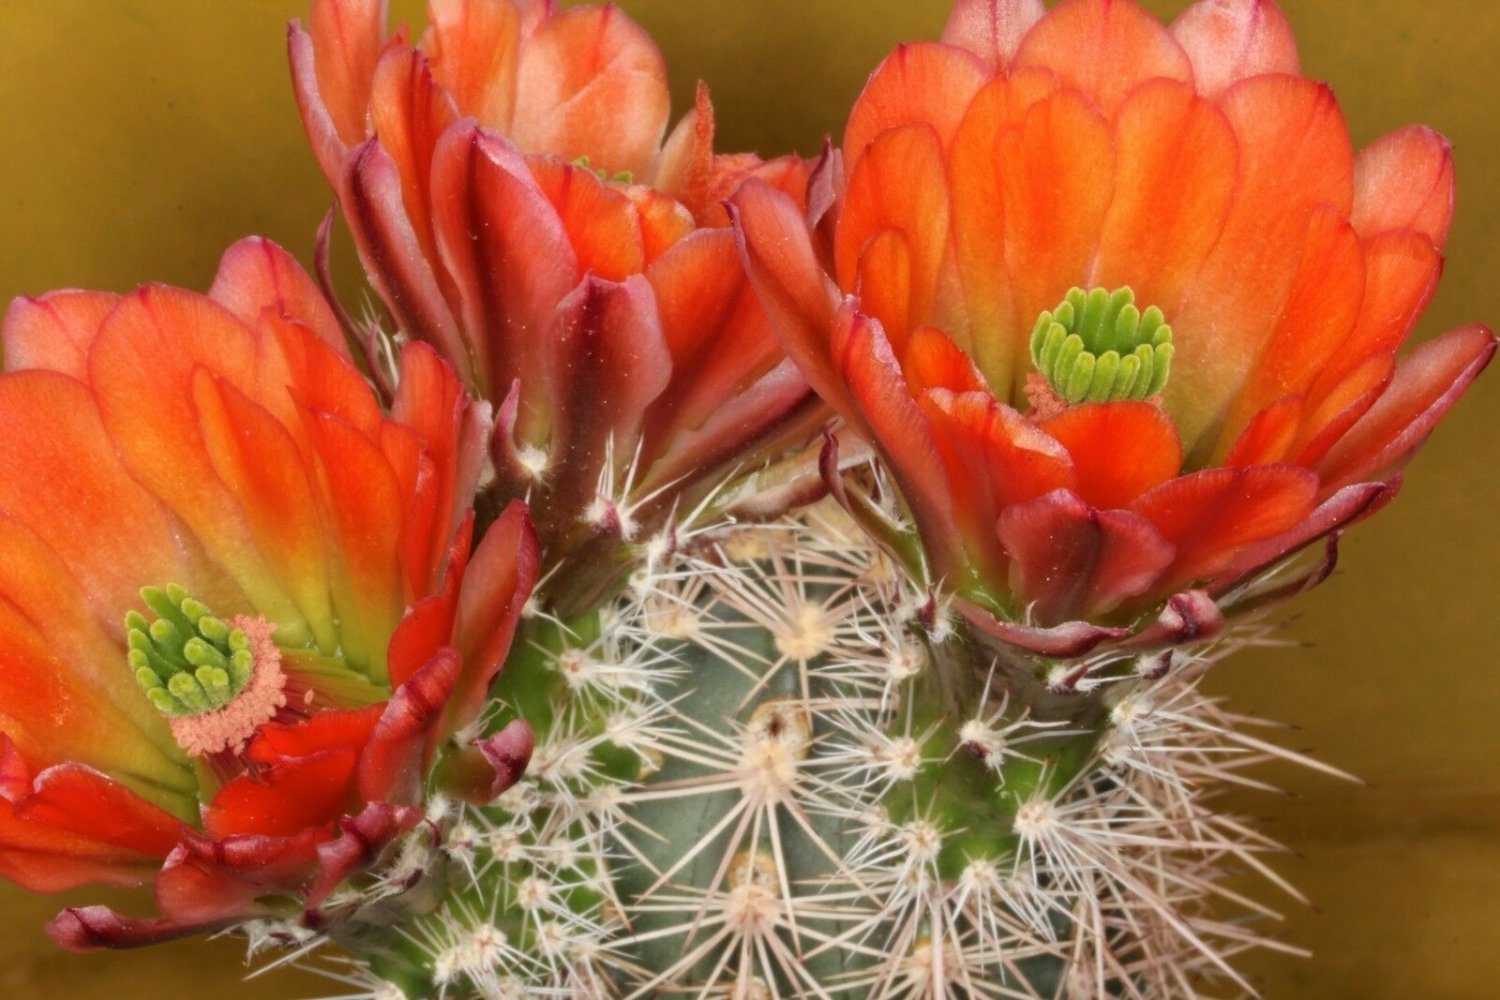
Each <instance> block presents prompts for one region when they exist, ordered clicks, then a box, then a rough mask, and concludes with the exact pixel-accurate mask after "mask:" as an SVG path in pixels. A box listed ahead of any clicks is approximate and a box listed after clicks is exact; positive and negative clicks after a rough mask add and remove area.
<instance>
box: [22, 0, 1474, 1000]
mask: <svg viewBox="0 0 1500 1000" xmlns="http://www.w3.org/2000/svg"><path fill="white" fill-rule="evenodd" d="M624 6H625V7H626V9H627V10H628V11H630V12H631V13H632V14H633V15H635V16H636V17H637V18H638V19H640V20H641V21H643V22H644V23H645V24H646V25H647V26H648V27H649V28H650V29H651V30H652V31H653V32H655V33H656V35H657V37H658V39H659V40H660V41H661V43H662V45H663V48H664V49H665V50H666V52H667V56H668V60H669V64H670V65H671V68H672V77H673V93H674V96H675V97H676V98H677V106H678V107H679V108H681V107H683V106H684V102H685V99H686V97H687V94H688V93H689V90H690V88H691V86H692V83H693V81H694V80H695V79H696V78H698V77H703V78H705V79H707V80H708V81H709V82H710V83H711V84H713V86H714V88H715V94H716V97H717V100H718V105H719V109H720V114H721V121H722V123H723V128H722V133H721V135H722V137H723V140H724V144H723V147H722V148H747V147H749V148H756V149H758V150H760V151H762V152H768V153H769V152H779V151H782V150H784V149H787V148H797V149H799V150H800V151H802V152H804V153H810V152H813V151H814V150H815V149H816V146H817V143H818V140H819V138H820V136H821V135H822V133H823V132H824V131H827V130H834V131H837V130H838V129H839V127H840V126H841V123H842V115H843V113H844V111H845V110H846V109H847V107H848V104H849V102H850V101H851V100H852V98H853V96H854V94H855V93H856V92H857V90H858V88H859V86H860V84H861V82H862V81H863V78H864V75H865V74H866V73H867V72H868V71H869V69H870V68H871V67H872V66H873V65H874V62H875V61H876V59H878V58H879V56H880V55H881V54H882V53H883V52H884V51H885V50H886V49H887V48H888V47H889V46H890V45H891V44H893V43H894V42H896V41H898V40H901V39H903V38H915V37H928V36H931V35H933V34H935V33H936V31H937V30H938V28H939V26H940V25H941V22H942V20H943V17H944V14H945V11H946V3H945V2H943V0H628V2H626V3H625V4H624ZM1150 6H1152V8H1153V9H1155V10H1156V11H1157V12H1158V13H1162V14H1172V13H1175V12H1176V11H1177V10H1180V9H1181V8H1182V7H1183V6H1184V4H1183V3H1182V2H1181V0H1159V2H1154V3H1152V4H1151V5H1150ZM1287 7H1288V12H1289V14H1290V16H1291V17H1292V19H1293V21H1294V22H1295V24H1296V27H1297V30H1298V36H1299V38H1300V41H1301V45H1302V54H1303V63H1304V67H1305V69H1306V71H1307V72H1308V73H1309V74H1311V75H1314V76H1318V77H1321V78H1323V79H1326V80H1328V81H1330V82H1331V83H1333V85H1334V86H1335V88H1336V89H1337V91H1338V93H1339V96H1340V98H1341V100H1342V101H1343V103H1344V107H1345V110H1346V112H1347V113H1348V114H1349V116H1350V120H1351V125H1352V129H1353V132H1354V136H1355V139H1356V142H1359V143H1364V142H1367V141H1369V140H1370V139H1372V138H1374V137H1375V136H1376V135H1378V134H1379V133H1380V132H1382V131H1384V130H1386V129H1388V128H1392V127H1394V126H1397V125H1400V124H1404V123H1407V122H1410V121H1425V122H1428V123H1430V124H1432V125H1434V126H1436V127H1438V128H1439V129H1441V130H1442V131H1444V132H1445V133H1447V134H1448V135H1449V136H1450V137H1451V138H1452V139H1453V140H1454V143H1455V146H1456V151H1457V154H1456V155H1457V158H1458V166H1459V178H1460V210H1459V216H1458V223H1457V226H1456V228H1455V230H1454V234H1453V238H1452V240H1451V243H1450V245H1449V265H1448V273H1447V276H1446V279H1445V282H1444V285H1443V288H1442V289H1441V291H1440V292H1439V295H1438V298H1437V300H1436V302H1435V304H1434V306H1433V308H1432V309H1431V311H1430V312H1429V314H1428V316H1427V318H1426V319H1425V320H1424V321H1423V324H1422V327H1421V330H1420V332H1421V334H1422V335H1430V334H1432V333H1435V332H1437V331H1439V330H1441V329H1446V328H1448V327H1451V326H1454V325H1457V324H1459V323H1462V322H1466V321H1469V320H1472V319H1476V318H1482V319H1488V320H1489V321H1490V322H1492V323H1495V322H1497V321H1500V114H1497V97H1500V93H1497V85H1496V83H1495V75H1496V69H1497V57H1496V54H1495V53H1496V51H1497V50H1500V3H1497V2H1493V0H1317V2H1310V0H1306V2H1295V0H1289V2H1288V3H1287ZM301 8H302V3H301V0H0V139H3V143H4V145H3V147H0V301H4V300H8V299H9V298H10V297H11V296H13V295H16V294H20V293H23V292H27V293H38V292H41V291H45V290H47V289H50V288H54V287H60V286H65V285H77V286H85V287H94V288H109V289H117V290H124V289H126V288H129V287H130V286H132V285H134V284H136V283H138V282H141V281H146V280H160V281H169V282H173V283H178V284H184V285H188V286H192V287H200V288H201V287H203V286H204V285H206V283H207V282H208V280H209V278H210V277H211V275H212V273H213V270H214V266H215V264H216V262H217V259H218V254H219V253H220V251H221V250H222V249H223V247H225V246H226V245H227V244H228V243H230V242H231V241H232V240H234V239H235V238H237V237H239V236H242V235H245V234H247V233H251V232H259V233H265V234H268V235H270V236H272V237H273V238H275V239H277V240H278V241H281V242H282V243H284V244H285V245H286V246H287V247H289V248H290V249H291V250H293V251H294V252H296V253H297V254H299V255H300V256H302V257H303V259H304V260H306V259H307V255H308V253H309V252H310V249H311V239H312V232H313V229H314V227H315V226H316V224H317V222H318V220H319V218H320V217H321V214H322V212H323V210H324V208H325V207H326V205H327V202H328V199H327V196H326V195H325V192H324V188H323V184H322V180H321V177H320V176H319V175H318V174H317V172H316V170H315V168H314V166H313V163H312V159H311V156H310V155H309V154H308V153H307V152H306V150H305V149H304V147H303V143H302V136H301V131H300V126H299V124H298V122H297V118H296V113H295V110H294V107H293V103H292V99H291V96H290V90H289V86H288V83H287V73H286V70H285V67H284V63H283V34H284V31H283V24H284V22H285V21H286V19H287V18H289V17H291V16H295V15H296V14H298V13H299V12H300V10H301ZM393 8H394V11H393V13H394V14H395V15H396V16H397V17H398V18H400V19H404V20H414V19H418V18H419V17H420V10H419V4H418V3H414V2H410V0H396V2H395V3H393ZM344 252H345V254H346V255H347V250H345V251H344ZM1490 378H1491V381H1489V382H1487V383H1482V384H1481V386H1480V388H1479V389H1478V390H1477V391H1476V392H1475V393H1473V395H1472V396H1471V398H1469V399H1468V400H1466V401H1465V402H1464V403H1463V405H1462V406H1460V408H1459V410H1458V412H1457V413H1456V414H1455V415H1454V416H1453V417H1452V419H1450V420H1449V421H1448V422H1447V424H1446V425H1445V426H1444V427H1443V428H1442V429H1441V431H1440V432H1439V434H1438V435H1437V437H1436V439H1435V441H1434V442H1433V443H1432V445H1431V446H1430V447H1429V448H1428V449H1427V451H1426V453H1425V454H1424V456H1423V457H1422V458H1421V459H1420V460H1419V461H1418V462H1417V463H1416V464H1415V466H1414V467H1413V469H1412V473H1413V474H1412V476H1411V482H1410V485H1409V486H1408V487H1407V489H1406V492H1405V494H1404V496H1403V497H1402V498H1401V499H1400V501H1398V502H1397V503H1396V505H1395V506H1394V507H1392V508H1391V509H1389V510H1387V511H1386V512H1385V513H1384V514H1382V515H1381V517H1380V518H1379V519H1378V520H1377V521H1376V522H1374V523H1372V524H1369V525H1365V526H1364V527H1362V528H1361V529H1360V530H1359V531H1358V532H1357V533H1356V534H1355V536H1354V537H1353V538H1351V539H1350V540H1349V541H1348V543H1347V545H1346V546H1345V551H1344V561H1343V566H1342V569H1341V572H1340V574H1339V576H1337V577H1336V578H1335V579H1333V580H1332V581H1330V582H1329V583H1327V584H1326V585H1325V586H1324V587H1323V588H1322V589H1321V590H1320V591H1319V592H1318V593H1317V594H1315V595H1313V596H1312V597H1311V598H1310V599H1305V600H1303V601H1302V603H1301V604H1300V606H1299V609H1298V610H1300V611H1301V612H1302V613H1303V617H1302V619H1301V620H1300V621H1299V622H1298V623H1296V624H1295V625H1294V627H1293V628H1292V629H1291V631H1290V633H1289V635H1290V636H1292V637H1294V638H1297V639H1299V640H1303V641H1305V642H1306V643H1307V644H1309V646H1310V648H1288V649H1279V650H1272V651H1265V652H1262V653H1257V654H1255V655H1246V656H1242V657H1241V658H1240V659H1239V660H1237V661H1235V662H1234V663H1233V664H1232V666H1230V667H1229V668H1228V669H1225V670H1223V671H1222V672H1221V676H1220V677H1219V678H1218V679H1217V684H1218V686H1219V689H1220V690H1221V691H1223V692H1225V693H1227V694H1230V695H1231V696H1232V697H1233V699H1234V703H1235V705H1236V706H1237V707H1239V708H1240V709H1242V710H1246V711H1252V712H1257V713H1261V714H1264V715H1267V716H1269V717H1272V718H1277V719H1284V720H1288V721H1291V722H1295V723H1297V724H1299V725H1300V726H1301V727H1302V729H1301V731H1300V732H1298V733H1295V734H1293V735H1292V736H1291V737H1290V739H1291V740H1292V742H1294V743H1295V744H1298V745H1304V746H1308V747H1316V748H1317V750H1318V754H1319V756H1321V757H1322V758H1323V759H1326V760H1329V761H1331V762H1333V763H1336V764H1338V765H1339V766H1342V767H1345V768H1348V769H1350V770H1353V771H1357V772H1358V773H1360V774H1362V775H1363V776H1364V777H1365V778H1367V779H1368V781H1369V784H1368V785H1367V786H1365V787H1356V786H1349V785H1342V784H1338V783H1335V782H1333V781H1331V780H1329V779H1326V778H1323V777H1321V776H1318V775H1315V774H1308V773H1288V774H1286V775H1285V776H1283V777H1284V784H1285V785H1286V787H1287V788H1289V789H1290V790H1291V791H1293V792H1295V796H1293V797H1289V798H1279V797H1269V796H1258V797H1252V798H1241V799H1240V800H1239V803H1238V805H1239V806H1240V808H1242V809H1245V810H1248V811H1251V812H1254V813H1257V814H1259V815H1263V816H1265V817H1267V818H1268V819H1269V822H1270V824H1271V827H1272V829H1273V830H1274V831H1275V832H1276V833H1277V834H1278V835H1280V836H1281V837H1283V838H1284V839H1286V840H1287V841H1289V842H1290V843H1292V844H1294V845H1295V846H1296V847H1297V849H1298V850H1299V851H1300V852H1301V856H1300V857H1298V858H1293V859H1288V860H1287V861H1286V862H1285V863H1284V864H1283V865H1282V866H1281V867H1282V870H1283V871H1285V872H1287V873H1288V874H1289V875H1290V876H1291V877H1292V878H1293V880H1294V881H1295V882H1296V883H1297V884H1298V885H1300V886H1302V887H1303V888H1304V889H1305V890H1306V891H1307V892H1308V893H1309V894H1310V895H1311V896H1312V897H1313V899H1314V901H1315V902H1316V904H1317V906H1318V907H1319V910H1318V911H1316V912H1314V911H1309V910H1302V909H1298V908H1296V907H1295V906H1292V907H1290V908H1291V909H1292V910H1293V913H1292V917H1291V919H1290V921H1289V924H1288V928H1287V934H1288V936H1289V937H1290V938H1291V939H1292V940H1294V941H1296V942H1299V943H1302V944H1305V945H1307V946H1310V947H1312V948H1313V949H1315V950H1316V951H1317V953H1318V958H1317V959H1316V960H1315V961H1314V962H1311V963H1309V962H1303V961H1299V960H1292V959H1284V958H1280V957H1276V956H1266V957H1260V958H1255V959H1252V960H1250V961H1249V962H1248V963H1247V964H1248V966H1249V967H1250V968H1251V969H1252V970H1253V972H1254V973H1255V974H1256V975H1257V976H1258V977H1260V980H1259V981H1260V982H1261V983H1262V984H1263V986H1264V989H1265V992H1266V994H1267V995H1268V996H1271V997H1318V998H1322V997H1367V998H1382V997H1392V998H1394V997H1421V998H1435V1000H1443V998H1487V997H1494V996H1500V947H1497V939H1500V771H1497V768H1496V762H1497V752H1500V729H1497V720H1500V677H1497V672H1496V663H1495V660H1496V654H1497V652H1500V642H1497V640H1496V638H1495V636H1494V633H1493V632H1492V629H1493V628H1494V624H1493V622H1494V615H1493V611H1494V606H1495V602H1496V597H1497V593H1496V588H1495V586H1494V583H1493V575H1492V574H1493V572H1494V570H1493V567H1494V566H1495V565H1496V564H1497V562H1500V531H1497V529H1496V527H1495V521H1494V518H1495V515H1496V511H1495V508H1496V500H1497V499H1500V455H1497V454H1496V450H1495V448H1494V445H1493V442H1492V436H1491V434H1490V428H1491V427H1492V426H1494V425H1495V423H1496V420H1497V418H1500V375H1495V374H1492V375H1491V376H1490ZM0 432H3V431H0ZM81 527H82V526H81ZM89 527H90V530H101V528H106V526H98V525H95V526H89ZM98 895H99V894H97V893H89V892H85V893H79V894H76V895H75V896H74V897H72V901H74V902H82V901H85V900H95V899H97V898H98ZM111 898H113V899H115V900H116V901H117V902H128V900H126V899H124V898H123V897H122V896H118V895H117V896H115V897H111ZM57 905H58V901H57V900H55V899H43V898H35V897H30V896H27V895H25V894H23V893H20V892H18V891H16V890H14V889H11V888H9V887H0V996H4V997H10V998H15V1000H30V998H36V997H64V996H67V997H113V998H124V997H133V996H143V997H144V996H154V997H175V996H181V995H187V994H188V993H189V991H190V990H194V989H199V988H209V989H219V990H223V989H225V988H227V987H229V986H230V985H231V984H234V983H235V982H236V981H237V980H238V979H239V978H240V976H241V975H242V968H241V966H240V964H239V962H240V950H239V947H238V945H237V944H236V943H233V942H219V943H215V944H203V943H186V944H181V945H177V946H175V947H172V948H169V949H160V950H152V951H146V952H138V953H130V954H121V955H90V956H71V955H65V954H63V953H61V952H58V951H55V950H53V949H52V948H51V947H50V946H49V945H48V944H47V942H46V941H45V939H44V937H43V936H42V933H41V931H40V925H41V923H42V921H43V920H44V919H45V918H46V917H47V916H48V915H50V914H51V913H52V912H54V911H55V909H56V907H57ZM337 992H339V990H338V989H337V988H336V987H333V984H327V983H320V982H318V981H315V980H309V979H305V978H300V977H299V976H298V975H296V974H294V973H286V972H277V973H273V974H271V975H268V976H266V977H264V978H261V979H258V980H256V981H254V982H252V983H250V984H248V985H246V986H243V987H240V988H239V989H238V990H237V994H238V995H240V996H245V997H283V996H309V995H317V994H319V993H323V994H329V993H337Z"/></svg>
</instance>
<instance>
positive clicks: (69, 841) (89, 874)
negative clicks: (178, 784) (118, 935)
mask: <svg viewBox="0 0 1500 1000" xmlns="http://www.w3.org/2000/svg"><path fill="white" fill-rule="evenodd" d="M0 753H3V754H4V755H5V756H7V757H10V756H12V755H14V753H15V750H14V748H13V747H11V746H10V745H9V741H8V740H6V738H5V736H4V735H3V734H0ZM101 817H108V822H106V823H101V822H100V818H101ZM181 832H182V824H181V823H180V822H179V821H178V820H177V819H175V818H174V817H172V816H170V815H168V814H167V813H165V812H163V811H162V810H160V809H157V808H156V807H154V806H152V805H151V804H149V803H147V802H145V801H144V800H142V799H140V798H139V797H137V796H136V795H134V794H132V793H131V792H129V791H128V790H126V789H125V788H124V787H122V786H121V785H118V784H116V783H114V782H112V781H110V780H109V779H108V778H106V777H105V776H104V775H102V774H99V773H98V772H96V771H92V770H90V769H88V768H85V767H79V766H76V765H64V766H60V767H53V768H49V769H47V770H44V771H42V772H41V773H40V774H38V775H37V776H36V778H35V784H34V786H33V787H28V788H27V789H26V791H25V794H24V795H22V796H21V797H19V798H15V799H11V801H0V874H3V875H4V877H5V878H7V879H9V880H11V881H12V882H15V883H17V884H18V885H20V886H22V887H24V888H26V889H30V890H31V891H33V892H58V891H61V890H63V889H69V888H72V887H74V886H77V885H81V884H83V883H85V882H96V881H97V882H109V883H112V884H115V885H137V884H140V883H141V882H143V881H146V880H147V879H149V878H150V876H151V873H152V871H153V870H154V869H155V868H157V867H158V866H159V865H160V864H161V859H162V858H164V857H165V856H166V855H167V854H168V853H169V852H170V851H171V850H172V848H173V846H174V845H175V844H176V843H177V840H178V838H179V837H180V836H181Z"/></svg>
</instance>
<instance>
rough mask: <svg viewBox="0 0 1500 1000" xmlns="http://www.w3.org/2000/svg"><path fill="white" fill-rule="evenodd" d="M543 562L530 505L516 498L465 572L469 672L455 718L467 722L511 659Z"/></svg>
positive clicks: (460, 635)
mask: <svg viewBox="0 0 1500 1000" xmlns="http://www.w3.org/2000/svg"><path fill="white" fill-rule="evenodd" d="M539 563H540V553H539V551H538V546H537V539H536V533H535V531H534V530H533V528H532V525H531V517H530V515H529V514H528V513H527V511H526V508H525V507H524V506H523V505H521V504H518V503H512V504H511V505H510V506H509V507H507V508H506V509H505V511H504V512H503V513H502V514H501V515H500V517H499V518H498V519H497V520H496V521H495V523H494V524H492V525H491V526H490V530H489V531H487V532H485V535H484V538H483V539H481V540H480V542H479V547H478V548H477V549H475V551H474V558H473V560H472V561H471V563H470V565H469V569H468V572H466V573H465V574H464V581H463V588H462V590H460V592H459V603H458V616H457V623H456V624H455V626H454V642H455V645H457V647H458V650H459V652H460V653H461V654H462V657H463V674H462V676H461V677H460V679H459V681H458V686H457V689H456V691H455V692H454V695H453V705H454V708H453V712H452V718H453V719H455V720H456V721H457V724H458V725H466V724H467V723H468V721H469V720H470V719H472V718H473V716H474V715H475V714H476V713H477V712H478V711H479V709H480V707H481V705H482V703H483V701H484V696H485V692H487V691H488V690H489V687H490V684H491V683H492V682H493V681H494V679H495V676H496V675H497V674H498V673H499V672H500V669H501V667H502V666H503V665H504V664H505V658H506V656H507V655H509V653H510V647H511V642H512V640H513V639H514V637H515V631H516V627H517V625H518V624H519V622H520V619H521V613H522V611H523V610H524V609H525V607H526V602H527V601H528V600H530V599H531V592H532V588H533V587H534V586H535V585H536V579H537V570H538V565H539Z"/></svg>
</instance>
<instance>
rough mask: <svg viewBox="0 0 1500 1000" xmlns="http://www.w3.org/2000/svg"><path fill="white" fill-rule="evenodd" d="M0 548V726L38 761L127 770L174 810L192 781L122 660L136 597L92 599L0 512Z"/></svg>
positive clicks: (157, 715) (34, 540) (161, 722)
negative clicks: (104, 602) (2, 663)
mask: <svg viewBox="0 0 1500 1000" xmlns="http://www.w3.org/2000/svg"><path fill="white" fill-rule="evenodd" d="M138 540H139V541H142V542H144V541H145V539H138ZM0 552H4V553H5V558H4V559H3V560H0V656H3V657H5V658H6V659H7V661H8V665H7V666H6V667H5V668H4V670H3V671H0V691H3V694H0V706H3V707H0V717H9V719H10V721H0V730H8V731H9V732H10V733H11V735H12V737H13V738H14V739H15V740H16V741H17V742H18V743H20V744H21V751H22V752H24V753H25V754H27V755H28V756H29V758H30V759H31V760H32V761H33V762H34V763H35V764H37V765H39V766H40V765H45V764H51V763H55V762H58V761H65V760H72V761H78V762H80V763H84V764H87V765H89V766H91V767H95V768H98V769H100V770H104V771H108V772H109V773H112V774H115V775H117V776H130V777H132V778H136V779H139V780H140V781H141V783H142V787H143V790H145V791H146V792H147V794H154V795H156V796H159V798H158V799H157V801H159V802H161V803H162V804H163V805H164V806H166V807H168V808H181V807H182V805H183V804H184V801H185V800H186V799H189V798H191V797H192V795H193V793H194V790H195V788H196V783H195V782H194V781H193V778H192V776H191V774H190V773H188V771H187V770H186V769H185V768H184V766H183V759H182V754H181V753H180V752H179V751H178V749H177V746H176V743H175V742H174V741H173V739H172V735H171V733H170V732H169V731H168V729H167V727H166V723H165V721H164V720H163V719H162V717H161V714H160V713H159V712H157V711H156V709H155V708H153V707H152V706H151V704H150V702H148V701H147V700H146V699H145V697H144V696H143V695H142V694H141V691H140V688H139V687H138V686H137V685H136V682H135V678H134V677H132V676H131V672H130V670H129V668H128V667H127V665H126V662H125V650H124V643H123V636H122V635H121V634H120V620H121V618H122V617H123V615H124V611H125V609H126V608H127V607H130V606H133V603H134V601H135V600H136V597H135V595H134V594H130V595H122V599H125V600H128V601H129V602H131V603H129V604H122V605H116V606H115V607H114V608H111V607H107V606H105V607H100V606H97V605H95V606H91V605H90V603H89V595H87V594H86V593H85V592H84V590H83V589H82V588H81V587H80V586H79V584H78V582H77V580H76V579H75V578H74V576H73V574H71V573H69V572H68V569H67V567H66V566H64V565H63V563H62V561H61V560H60V559H59V558H58V555H57V553H55V552H54V551H53V550H52V549H51V548H49V547H48V546H47V545H46V543H45V542H43V540H42V539H41V538H40V537H38V535H37V534H36V533H35V532H33V531H31V530H30V529H28V528H27V527H26V526H25V525H24V524H22V523H21V522H20V521H19V520H17V519H16V518H15V517H13V516H11V515H9V514H5V513H0ZM112 612H113V613H112ZM65 717H66V718H65ZM27 780H28V781H29V780H30V779H29V778H28V779H27ZM3 794H4V792H3V790H0V796H3Z"/></svg>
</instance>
